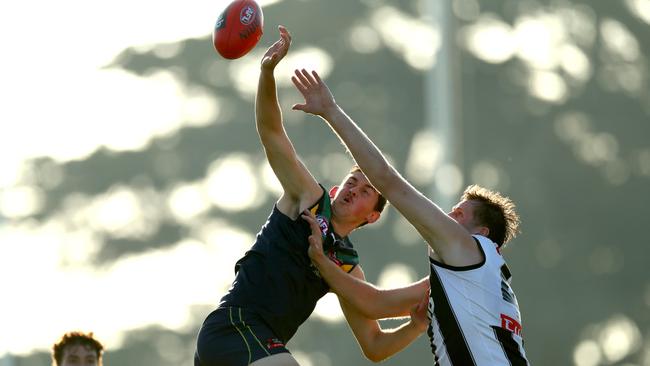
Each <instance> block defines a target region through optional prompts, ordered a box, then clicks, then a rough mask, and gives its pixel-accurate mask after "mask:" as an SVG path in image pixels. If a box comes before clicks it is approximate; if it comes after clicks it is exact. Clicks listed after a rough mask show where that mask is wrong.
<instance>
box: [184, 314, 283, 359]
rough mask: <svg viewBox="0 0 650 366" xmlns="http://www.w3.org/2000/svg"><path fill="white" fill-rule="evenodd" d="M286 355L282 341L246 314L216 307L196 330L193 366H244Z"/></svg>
mask: <svg viewBox="0 0 650 366" xmlns="http://www.w3.org/2000/svg"><path fill="white" fill-rule="evenodd" d="M285 352H286V353H288V352H289V350H288V349H286V348H285V345H284V342H283V341H282V340H280V339H278V337H276V336H275V334H273V332H272V331H271V329H270V328H269V327H268V326H267V325H266V324H265V323H264V322H263V321H262V319H260V317H259V316H258V315H257V314H255V313H253V312H250V311H247V310H245V309H242V308H238V307H223V308H218V309H217V310H215V311H213V312H212V313H210V315H208V317H207V318H206V319H205V321H204V322H203V325H202V326H201V330H200V331H199V336H198V340H197V342H196V352H195V354H194V366H247V365H249V364H250V363H252V362H255V361H257V360H259V359H261V358H264V357H267V356H271V355H276V354H279V353H285Z"/></svg>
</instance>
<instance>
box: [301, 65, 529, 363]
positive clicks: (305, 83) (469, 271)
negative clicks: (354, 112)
mask: <svg viewBox="0 0 650 366" xmlns="http://www.w3.org/2000/svg"><path fill="white" fill-rule="evenodd" d="M292 80H293V83H294V85H295V86H296V88H297V89H298V91H299V92H300V93H301V94H302V95H303V96H304V98H305V103H304V104H300V105H295V106H294V109H296V110H302V111H304V112H307V113H311V114H314V115H318V116H320V117H322V118H323V120H325V121H326V122H327V123H328V124H329V126H330V127H331V128H332V130H334V132H335V133H336V134H337V135H338V136H339V138H340V139H341V141H342V142H343V143H344V144H345V145H346V147H347V148H348V150H349V152H350V154H352V156H353V157H354V159H355V160H356V162H357V163H358V164H359V166H360V167H361V169H363V171H364V173H365V174H367V177H368V179H369V180H370V182H371V184H373V186H374V187H376V188H377V189H378V191H379V192H381V194H383V195H384V196H385V197H386V199H387V200H388V201H389V202H390V203H391V204H392V205H394V206H395V208H397V210H399V211H400V213H401V214H402V215H404V217H405V218H406V219H407V220H409V222H410V223H411V224H412V225H413V226H414V227H415V229H417V230H418V232H419V233H420V235H422V237H423V238H424V240H425V241H426V242H427V243H428V244H429V258H430V265H431V275H430V276H429V280H430V303H429V308H430V309H429V315H430V318H431V324H430V326H429V329H428V334H429V337H430V339H431V349H432V351H433V354H434V364H435V365H442V366H448V365H456V366H461V365H462V366H471V365H527V364H528V361H527V360H526V355H525V352H524V349H523V340H522V337H521V332H522V326H521V315H520V312H519V306H518V304H517V299H516V297H515V295H514V292H513V291H512V289H511V287H510V279H511V275H510V271H509V270H508V267H507V266H506V264H505V261H504V259H503V257H502V256H501V249H502V246H503V245H504V244H505V243H507V242H508V241H509V240H510V239H511V238H513V237H514V236H515V234H516V233H517V227H518V225H519V217H518V215H517V214H516V212H515V210H514V208H515V207H514V204H513V203H512V201H511V200H510V199H509V198H507V197H503V196H502V195H500V194H499V193H497V192H493V191H490V190H488V189H485V188H482V187H479V186H475V185H473V186H469V187H468V188H467V189H466V190H465V192H464V193H463V197H462V198H461V202H459V203H458V204H457V205H456V206H454V207H453V209H452V211H451V212H449V213H448V214H446V213H445V212H444V211H442V210H441V209H440V208H439V207H438V206H437V205H436V204H434V203H433V202H431V201H430V200H429V199H428V198H426V197H425V196H424V195H423V194H422V193H420V192H419V191H418V190H416V189H415V188H414V187H413V186H412V185H411V184H409V183H408V182H407V181H406V180H405V179H404V178H403V177H402V176H401V175H400V174H399V173H398V172H397V171H396V170H395V169H394V168H393V167H392V166H391V165H390V164H389V163H388V161H387V160H386V159H385V158H384V156H383V154H382V153H381V151H380V150H379V149H378V148H377V147H376V146H375V145H374V144H373V143H372V141H370V139H369V138H368V137H367V136H366V134H365V133H364V132H363V131H362V130H361V129H360V128H359V127H358V126H357V125H356V124H355V123H354V121H353V120H352V119H351V118H350V117H348V116H347V115H346V114H345V112H344V111H343V110H342V109H341V108H340V107H339V106H338V105H337V103H336V101H335V100H334V97H333V96H332V93H331V92H330V90H329V88H328V87H327V85H325V83H323V81H322V80H321V79H320V77H319V76H318V74H317V73H316V72H311V73H309V72H307V71H306V70H296V72H295V76H294V77H293V78H292ZM302 216H303V218H304V219H305V220H306V221H309V222H310V225H311V227H312V232H313V233H314V234H313V235H312V236H310V238H309V240H310V249H309V255H310V257H311V258H312V259H313V262H314V263H315V265H316V267H317V268H318V269H319V271H320V273H321V275H323V277H324V278H325V279H326V280H327V282H328V283H329V284H330V286H331V287H332V288H333V289H334V291H335V292H336V293H337V294H338V295H339V296H341V297H342V298H344V299H345V300H346V301H348V302H349V304H351V305H352V306H354V307H355V308H356V309H357V310H359V311H361V312H362V313H363V314H364V315H366V316H367V317H369V318H381V317H382V316H383V315H385V312H386V311H387V309H390V308H391V306H392V305H391V301H392V300H391V296H395V292H392V293H390V294H386V293H384V292H383V291H381V290H380V289H377V288H375V287H374V286H372V285H370V284H368V283H366V282H364V281H359V280H358V279H356V278H353V277H351V276H347V275H345V274H344V273H339V272H340V271H334V270H333V269H332V266H331V265H330V263H329V262H328V261H327V260H325V256H323V254H322V248H321V241H322V239H321V238H320V236H319V235H317V234H318V226H317V223H316V220H315V218H314V216H313V214H312V213H310V212H309V211H305V213H304V214H303V215H302Z"/></svg>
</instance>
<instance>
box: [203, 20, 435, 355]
mask: <svg viewBox="0 0 650 366" xmlns="http://www.w3.org/2000/svg"><path fill="white" fill-rule="evenodd" d="M290 43H291V37H290V35H289V33H288V31H287V30H286V29H285V28H284V27H280V40H278V41H277V42H276V43H275V44H273V45H272V46H271V47H270V48H269V49H268V51H267V52H266V54H265V55H264V56H263V58H262V63H261V73H260V78H259V85H258V91H257V98H256V106H255V107H256V108H255V112H256V113H255V115H256V122H257V131H258V134H259V137H260V140H261V142H262V145H263V147H264V150H265V153H266V157H267V159H268V161H269V163H270V165H271V168H272V169H273V171H274V173H275V175H276V176H277V177H278V180H279V181H280V183H281V185H282V187H283V190H284V192H283V194H282V196H281V197H280V198H279V200H278V201H277V202H276V204H275V205H274V207H273V209H272V212H271V214H270V216H269V217H268V219H267V221H266V223H265V224H264V226H263V227H262V229H261V230H260V232H259V233H258V234H257V237H256V240H255V243H254V245H253V247H252V248H251V249H250V250H249V251H248V252H247V253H246V254H245V256H244V257H243V258H241V259H240V260H239V261H237V263H236V266H235V270H236V277H235V280H234V282H233V284H232V286H231V288H230V289H229V291H228V293H227V294H226V295H225V296H223V298H222V299H221V302H220V304H219V306H218V308H217V309H216V310H215V311H213V312H212V313H211V314H210V315H208V317H207V318H206V320H205V321H204V323H203V325H202V327H201V330H200V331H199V335H198V339H197V350H196V353H195V360H194V363H195V365H197V366H246V365H249V364H252V365H255V366H271V365H278V366H279V365H286V366H295V365H298V363H297V362H296V361H295V359H294V358H293V357H292V356H291V354H290V353H289V351H288V350H287V348H286V343H287V342H288V341H289V340H290V339H291V337H292V336H293V335H294V333H295V332H296V330H297V328H298V327H299V326H300V325H301V324H302V323H303V322H304V321H305V320H306V319H307V318H308V317H309V315H310V314H311V313H312V311H313V309H314V307H315V305H316V302H317V301H318V299H320V298H321V297H322V296H324V295H325V294H326V293H327V292H328V291H329V287H328V285H327V283H326V282H325V281H324V280H323V279H322V278H321V276H320V274H319V273H318V271H317V270H316V268H315V267H314V266H313V265H312V263H311V261H310V259H309V256H308V254H307V250H308V248H309V242H308V237H309V236H310V235H311V234H312V231H311V228H310V226H309V223H308V222H306V221H304V220H303V219H302V218H301V217H300V214H301V212H303V211H304V210H309V212H311V213H312V214H313V215H314V219H315V220H317V221H318V225H319V229H318V230H319V232H320V234H319V235H321V239H323V243H324V244H323V248H324V252H325V253H326V255H327V257H328V260H330V261H331V262H332V263H335V265H336V268H337V270H338V271H341V272H343V271H345V272H348V273H349V274H350V275H352V276H354V277H355V278H359V279H364V275H363V271H362V270H361V266H360V265H358V256H357V253H356V251H355V249H354V248H353V246H352V244H351V242H350V241H349V239H348V238H347V235H348V234H349V233H350V232H352V231H353V230H355V229H356V228H358V227H360V226H363V225H365V224H372V223H373V222H375V221H376V220H377V219H378V218H379V216H380V214H381V211H382V209H383V206H384V205H385V200H384V199H383V197H381V196H380V195H379V194H378V193H377V191H376V190H375V189H374V188H373V187H372V185H370V184H369V183H368V180H367V179H366V177H365V175H364V174H363V173H362V172H361V170H360V169H358V168H353V169H352V170H351V171H350V173H349V174H348V175H347V176H346V177H345V178H344V179H343V181H342V183H341V185H340V186H338V187H335V188H333V189H332V190H330V191H329V192H326V190H325V189H324V188H323V186H321V185H320V184H319V183H318V182H317V181H316V180H315V179H314V177H313V176H312V175H311V173H310V172H309V171H308V170H307V168H306V167H305V166H304V165H303V163H302V162H301V161H300V160H299V159H298V157H297V155H296V152H295V150H294V148H293V145H292V144H291V141H290V140H289V138H288V137H287V135H286V132H285V130H284V127H283V123H282V115H281V111H280V108H279V104H278V99H277V91H276V85H275V77H274V69H275V67H276V65H277V64H278V63H279V62H280V60H282V58H283V57H284V56H285V55H286V54H287V52H288V50H289V46H290ZM427 293H428V283H426V282H420V283H417V284H414V285H412V286H409V287H408V288H405V289H402V290H401V291H400V293H399V294H397V295H396V296H395V297H394V304H395V306H394V308H393V312H392V313H391V314H389V316H391V317H395V316H407V315H411V320H410V321H408V322H406V323H404V324H403V325H402V326H400V327H398V328H396V329H393V330H382V329H381V328H380V327H379V324H378V323H377V321H376V320H374V319H368V318H366V317H364V316H363V315H362V314H361V313H359V312H358V311H356V310H355V309H353V308H352V307H350V306H348V304H347V303H346V301H343V300H340V304H341V308H342V310H343V314H344V315H345V318H346V320H347V321H348V324H349V325H350V328H351V329H352V331H353V333H354V335H355V337H356V338H357V341H358V343H359V345H360V346H361V348H362V350H363V352H364V354H365V355H366V356H367V357H368V358H370V359H371V360H374V361H379V360H381V359H384V358H386V357H388V356H390V355H392V354H394V353H395V352H398V351H399V350H401V349H403V348H404V347H406V346H407V345H408V344H409V343H411V342H412V341H413V340H414V339H415V338H416V337H418V336H419V335H420V334H421V333H422V332H424V330H425V329H426V327H427V325H428V318H427V309H426V303H427V300H428V299H427Z"/></svg>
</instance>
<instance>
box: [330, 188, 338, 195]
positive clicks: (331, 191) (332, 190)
mask: <svg viewBox="0 0 650 366" xmlns="http://www.w3.org/2000/svg"><path fill="white" fill-rule="evenodd" d="M338 191H339V186H333V187H332V188H330V198H334V196H336V192H338Z"/></svg>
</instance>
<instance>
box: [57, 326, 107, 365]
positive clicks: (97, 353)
mask: <svg viewBox="0 0 650 366" xmlns="http://www.w3.org/2000/svg"><path fill="white" fill-rule="evenodd" d="M103 351H104V346H103V345H102V344H101V342H100V341H98V340H97V339H96V338H95V336H94V335H93V333H92V332H90V333H83V332H77V331H75V332H68V333H65V334H64V335H63V336H62V337H61V339H60V340H59V341H58V342H56V343H55V344H54V346H53V347H52V366H102V353H103Z"/></svg>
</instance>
